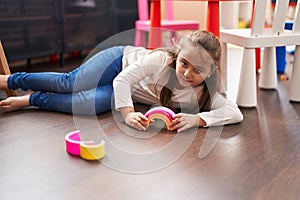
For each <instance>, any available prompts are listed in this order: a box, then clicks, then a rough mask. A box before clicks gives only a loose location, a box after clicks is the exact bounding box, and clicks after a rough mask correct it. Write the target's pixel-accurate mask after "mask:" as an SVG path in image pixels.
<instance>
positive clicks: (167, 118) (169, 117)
mask: <svg viewBox="0 0 300 200" xmlns="http://www.w3.org/2000/svg"><path fill="white" fill-rule="evenodd" d="M174 115H175V113H174V112H173V111H172V110H171V109H169V108H167V107H164V106H158V107H153V108H151V109H150V110H148V111H147V112H146V114H145V117H147V118H148V123H150V122H151V121H152V120H154V119H160V120H162V121H164V123H165V124H166V127H167V129H168V130H171V128H170V123H171V122H172V121H173V119H174V118H173V116H174Z"/></svg>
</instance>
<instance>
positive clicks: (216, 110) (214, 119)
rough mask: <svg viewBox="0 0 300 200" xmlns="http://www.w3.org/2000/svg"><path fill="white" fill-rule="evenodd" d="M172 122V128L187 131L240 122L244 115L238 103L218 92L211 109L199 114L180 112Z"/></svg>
mask: <svg viewBox="0 0 300 200" xmlns="http://www.w3.org/2000/svg"><path fill="white" fill-rule="evenodd" d="M173 117H174V118H175V119H174V120H173V122H172V123H171V124H170V126H171V127H172V130H177V132H182V131H185V130H187V129H189V128H192V127H198V126H202V127H208V126H222V125H225V124H233V123H238V122H241V121H242V120H243V115H242V113H241V111H240V110H239V108H238V107H237V105H236V104H234V103H232V102H231V101H230V100H228V99H226V98H225V97H223V96H222V95H220V94H216V96H215V98H214V99H213V102H212V108H211V111H208V112H201V113H198V114H186V113H178V114H176V115H174V116H173Z"/></svg>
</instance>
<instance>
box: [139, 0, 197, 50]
mask: <svg viewBox="0 0 300 200" xmlns="http://www.w3.org/2000/svg"><path fill="white" fill-rule="evenodd" d="M137 1H138V17H139V19H138V20H137V21H136V22H135V29H136V35H135V46H145V32H147V31H149V28H150V18H149V5H148V0H137ZM162 2H165V3H166V19H164V20H162V21H161V28H162V29H164V30H169V31H172V32H173V33H174V34H175V35H174V34H173V36H175V37H176V31H180V30H198V29H199V22H198V21H192V20H174V18H173V6H172V0H164V1H162Z"/></svg>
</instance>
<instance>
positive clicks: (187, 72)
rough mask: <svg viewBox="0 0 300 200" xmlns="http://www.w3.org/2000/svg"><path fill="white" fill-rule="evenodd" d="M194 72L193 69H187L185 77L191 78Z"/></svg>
mask: <svg viewBox="0 0 300 200" xmlns="http://www.w3.org/2000/svg"><path fill="white" fill-rule="evenodd" d="M191 73H192V70H191V69H186V70H185V71H184V73H183V76H184V77H186V78H188V77H190V76H191Z"/></svg>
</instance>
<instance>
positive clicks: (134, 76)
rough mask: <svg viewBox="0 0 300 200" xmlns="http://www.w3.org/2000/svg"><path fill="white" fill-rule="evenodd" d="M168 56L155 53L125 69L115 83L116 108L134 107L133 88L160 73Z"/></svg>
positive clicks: (162, 53)
mask: <svg viewBox="0 0 300 200" xmlns="http://www.w3.org/2000/svg"><path fill="white" fill-rule="evenodd" d="M166 59H167V57H166V54H165V53H164V52H163V51H154V52H151V53H148V54H146V55H145V56H144V57H143V58H142V59H139V60H137V61H135V62H133V63H132V64H129V65H128V66H127V67H126V68H125V69H123V70H122V71H121V72H120V73H119V74H118V75H117V77H116V78H115V79H114V81H113V88H114V98H115V108H116V110H119V108H122V107H133V101H132V97H131V95H132V92H133V91H132V88H133V86H134V85H136V84H137V83H138V82H140V81H141V80H144V79H145V78H146V77H148V76H152V75H154V74H155V73H158V72H159V71H160V70H161V69H162V68H163V67H164V66H165V63H166Z"/></svg>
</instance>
